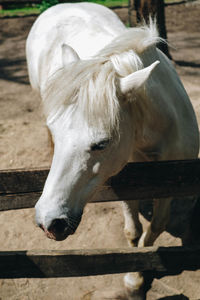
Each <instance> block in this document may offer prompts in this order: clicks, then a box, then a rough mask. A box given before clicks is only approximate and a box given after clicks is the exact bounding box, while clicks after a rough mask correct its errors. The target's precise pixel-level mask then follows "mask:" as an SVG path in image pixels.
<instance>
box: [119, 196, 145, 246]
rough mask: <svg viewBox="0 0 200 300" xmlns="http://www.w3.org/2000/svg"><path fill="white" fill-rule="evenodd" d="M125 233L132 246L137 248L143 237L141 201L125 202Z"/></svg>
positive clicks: (123, 203) (123, 205)
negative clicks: (140, 218) (140, 216)
mask: <svg viewBox="0 0 200 300" xmlns="http://www.w3.org/2000/svg"><path fill="white" fill-rule="evenodd" d="M122 207H123V213H124V223H125V225H124V233H125V236H126V238H127V240H128V243H129V245H130V246H132V247H135V246H137V244H138V241H139V239H140V237H141V235H142V224H141V223H140V220H139V214H138V212H139V201H123V202H122Z"/></svg>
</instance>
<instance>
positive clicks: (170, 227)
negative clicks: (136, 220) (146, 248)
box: [140, 196, 200, 300]
mask: <svg viewBox="0 0 200 300" xmlns="http://www.w3.org/2000/svg"><path fill="white" fill-rule="evenodd" d="M163 201H164V200H163ZM140 213H141V214H142V215H143V217H144V218H145V219H146V220H148V221H150V220H151V216H152V213H153V201H147V200H142V201H140ZM199 216H200V196H198V197H186V198H174V199H173V201H172V203H171V211H170V221H169V223H168V224H167V227H166V231H167V232H168V233H170V234H171V235H172V236H174V237H178V238H180V239H181V241H182V244H183V245H186V246H187V245H190V246H191V245H200V217H199ZM181 273H182V271H180V272H179V274H181ZM179 274H177V272H175V273H174V274H173V273H172V274H167V273H165V272H158V273H157V272H152V271H145V272H144V273H143V276H144V280H145V292H146V293H147V292H148V291H149V290H150V289H151V286H152V282H153V280H154V279H155V278H157V279H160V278H162V277H164V276H168V275H179ZM185 299H188V300H189V298H188V297H186V296H185V295H183V294H180V295H172V296H167V297H162V298H158V299H157V300H185Z"/></svg>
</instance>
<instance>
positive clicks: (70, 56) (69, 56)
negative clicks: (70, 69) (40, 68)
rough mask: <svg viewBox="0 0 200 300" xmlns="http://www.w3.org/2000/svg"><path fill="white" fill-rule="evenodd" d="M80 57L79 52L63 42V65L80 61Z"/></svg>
mask: <svg viewBox="0 0 200 300" xmlns="http://www.w3.org/2000/svg"><path fill="white" fill-rule="evenodd" d="M79 60H80V58H79V56H78V53H77V52H76V51H75V50H74V49H73V48H72V47H70V46H69V45H67V44H62V63H63V67H65V66H67V65H68V64H70V63H73V62H76V61H79Z"/></svg>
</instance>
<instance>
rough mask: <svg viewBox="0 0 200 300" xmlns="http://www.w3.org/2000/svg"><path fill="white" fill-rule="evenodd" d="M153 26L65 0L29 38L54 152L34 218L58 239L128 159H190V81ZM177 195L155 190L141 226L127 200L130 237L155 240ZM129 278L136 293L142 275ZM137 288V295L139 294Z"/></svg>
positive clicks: (195, 141)
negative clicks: (159, 45) (131, 24)
mask: <svg viewBox="0 0 200 300" xmlns="http://www.w3.org/2000/svg"><path fill="white" fill-rule="evenodd" d="M158 41H159V38H158V36H157V31H156V26H155V24H153V23H152V22H150V26H149V27H142V28H135V29H134V28H133V29H127V28H126V27H125V26H124V25H123V24H122V23H121V21H120V20H119V19H118V18H117V16H116V15H115V14H114V13H113V12H111V11H110V10H109V9H107V8H105V7H102V6H99V5H96V4H88V3H81V4H60V5H57V6H55V7H52V8H50V9H49V10H47V11H46V12H45V13H43V14H42V15H41V16H40V17H39V18H38V20H37V21H36V22H35V24H34V25H33V27H32V29H31V32H30V34H29V37H28V40H27V62H28V69H29V77H30V81H31V84H32V86H33V88H34V89H36V90H37V91H38V92H39V93H40V95H41V97H42V100H43V104H44V112H45V114H46V117H47V126H48V128H49V130H50V132H51V134H52V137H53V141H54V156H53V161H52V166H51V169H50V173H49V175H48V178H47V181H46V183H45V187H44V190H43V193H42V196H41V198H40V199H39V201H38V203H37V204H36V221H37V223H38V225H39V226H40V227H41V228H42V229H43V230H44V231H45V233H46V235H47V236H48V237H50V238H53V239H56V240H62V239H64V238H66V237H67V236H68V235H69V234H72V233H74V231H75V230H76V228H77V226H78V224H79V222H80V220H81V216H82V213H83V209H84V206H85V204H86V203H87V202H88V201H90V199H91V198H92V197H94V196H95V194H96V193H97V192H98V190H99V188H100V187H101V186H102V185H103V183H104V182H105V181H106V180H107V179H108V178H109V177H110V176H112V175H114V174H116V173H118V172H119V171H120V170H121V169H122V168H123V166H125V164H126V163H127V162H128V161H135V162H136V161H137V162H138V161H152V160H170V159H191V158H196V157H197V156H198V151H199V132H198V126H197V121H196V117H195V113H194V111H193V108H192V105H191V103H190V100H189V98H188V96H187V94H186V92H185V89H184V87H183V85H182V83H181V81H180V79H179V78H178V75H177V74H176V71H175V69H174V67H173V65H172V64H171V62H170V61H169V60H168V58H167V57H166V56H165V55H164V54H163V53H162V52H161V51H160V50H158V49H156V46H155V44H156V42H158ZM170 201H171V199H166V200H165V201H164V202H162V201H161V200H160V199H156V200H155V203H154V215H153V218H152V221H151V224H150V225H149V228H148V229H147V231H146V232H145V233H143V234H142V226H141V224H140V221H139V218H138V202H137V201H133V202H131V201H129V202H124V203H123V210H124V216H125V229H124V230H125V234H126V237H127V239H128V241H129V243H130V244H131V245H133V246H135V245H139V246H146V245H152V244H153V242H154V241H155V239H156V238H157V237H158V235H159V234H160V233H161V232H162V231H163V230H164V229H165V225H166V223H167V221H168V217H169V208H170ZM125 285H126V287H127V288H128V290H131V291H132V294H134V293H136V294H137V295H139V296H138V297H140V296H141V295H140V286H141V285H142V279H141V277H140V276H138V274H137V275H133V274H128V275H127V276H126V277H125ZM142 297H143V296H141V297H140V298H138V299H142Z"/></svg>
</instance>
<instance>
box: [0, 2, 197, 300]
mask: <svg viewBox="0 0 200 300" xmlns="http://www.w3.org/2000/svg"><path fill="white" fill-rule="evenodd" d="M116 12H117V13H118V14H119V15H120V17H121V18H122V20H123V21H124V22H127V10H126V9H123V10H116ZM166 19H167V30H168V39H169V42H170V44H171V45H172V46H173V47H174V48H172V49H171V54H172V56H173V59H174V61H175V63H176V68H177V71H178V73H179V74H180V76H181V79H182V81H183V83H184V85H185V88H186V90H187V92H188V94H189V96H190V98H191V101H192V104H193V106H194V109H195V111H196V114H197V118H198V122H199V123H200V97H199V95H200V84H199V83H200V33H199V28H200V4H199V2H197V4H196V5H194V4H190V5H188V6H185V5H179V6H173V7H172V6H171V7H167V8H166ZM34 20H35V18H34V17H28V18H20V19H17V18H14V19H0V43H1V47H0V66H1V71H0V169H11V168H30V167H46V166H50V163H51V154H50V147H49V144H48V135H47V131H46V127H45V120H44V118H43V116H42V112H41V106H40V100H39V99H38V97H37V96H36V95H35V94H34V93H33V92H32V91H31V88H30V85H29V82H28V77H27V70H26V62H25V53H24V45H25V39H26V37H27V34H28V32H29V30H30V27H31V25H32V23H33V21H34ZM191 207H192V204H191V205H190V207H189V208H188V211H187V213H186V214H184V213H183V209H182V211H181V210H180V209H179V211H178V214H179V217H180V218H179V221H180V222H179V227H177V228H178V229H176V231H174V235H172V234H170V233H169V232H171V230H170V226H171V224H172V223H175V222H174V219H172V220H173V222H171V223H170V224H169V226H168V229H169V232H165V233H163V234H162V235H161V236H160V237H159V239H158V240H157V241H156V244H157V245H162V246H167V245H180V244H181V240H180V238H179V237H178V236H180V232H181V231H183V227H184V225H185V223H187V222H186V218H187V216H188V215H189V214H190V211H191ZM141 219H142V222H143V224H144V226H146V224H147V221H146V220H144V218H143V217H141ZM0 228H1V231H0V250H16V249H18V250H25V249H38V248H39V249H73V248H77V249H78V248H106V247H107V248H115V247H126V246H127V242H126V239H125V237H124V234H123V216H122V211H121V204H120V203H109V204H89V205H87V207H86V209H85V211H84V216H83V219H82V222H81V224H80V226H79V228H78V230H77V231H76V233H75V234H74V235H73V236H70V237H69V238H68V239H67V240H66V241H63V242H54V241H51V240H48V239H47V238H45V236H44V234H43V232H42V231H41V230H40V229H38V228H37V227H36V226H35V223H34V210H33V209H26V210H18V211H7V212H1V213H0ZM122 279H123V274H119V275H107V276H97V277H87V278H60V279H16V280H0V300H28V299H29V300H40V299H41V300H47V299H48V300H64V299H65V300H98V299H99V300H102V299H108V298H107V297H108V296H109V295H110V293H112V292H117V291H119V290H121V289H123V281H122ZM199 282H200V271H196V272H183V273H182V274H181V275H179V276H168V277H164V278H162V279H161V280H157V279H155V280H154V281H153V284H152V288H151V289H150V290H149V292H148V295H147V300H156V299H191V300H194V299H196V300H197V299H200V284H199ZM109 299H115V298H109Z"/></svg>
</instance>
